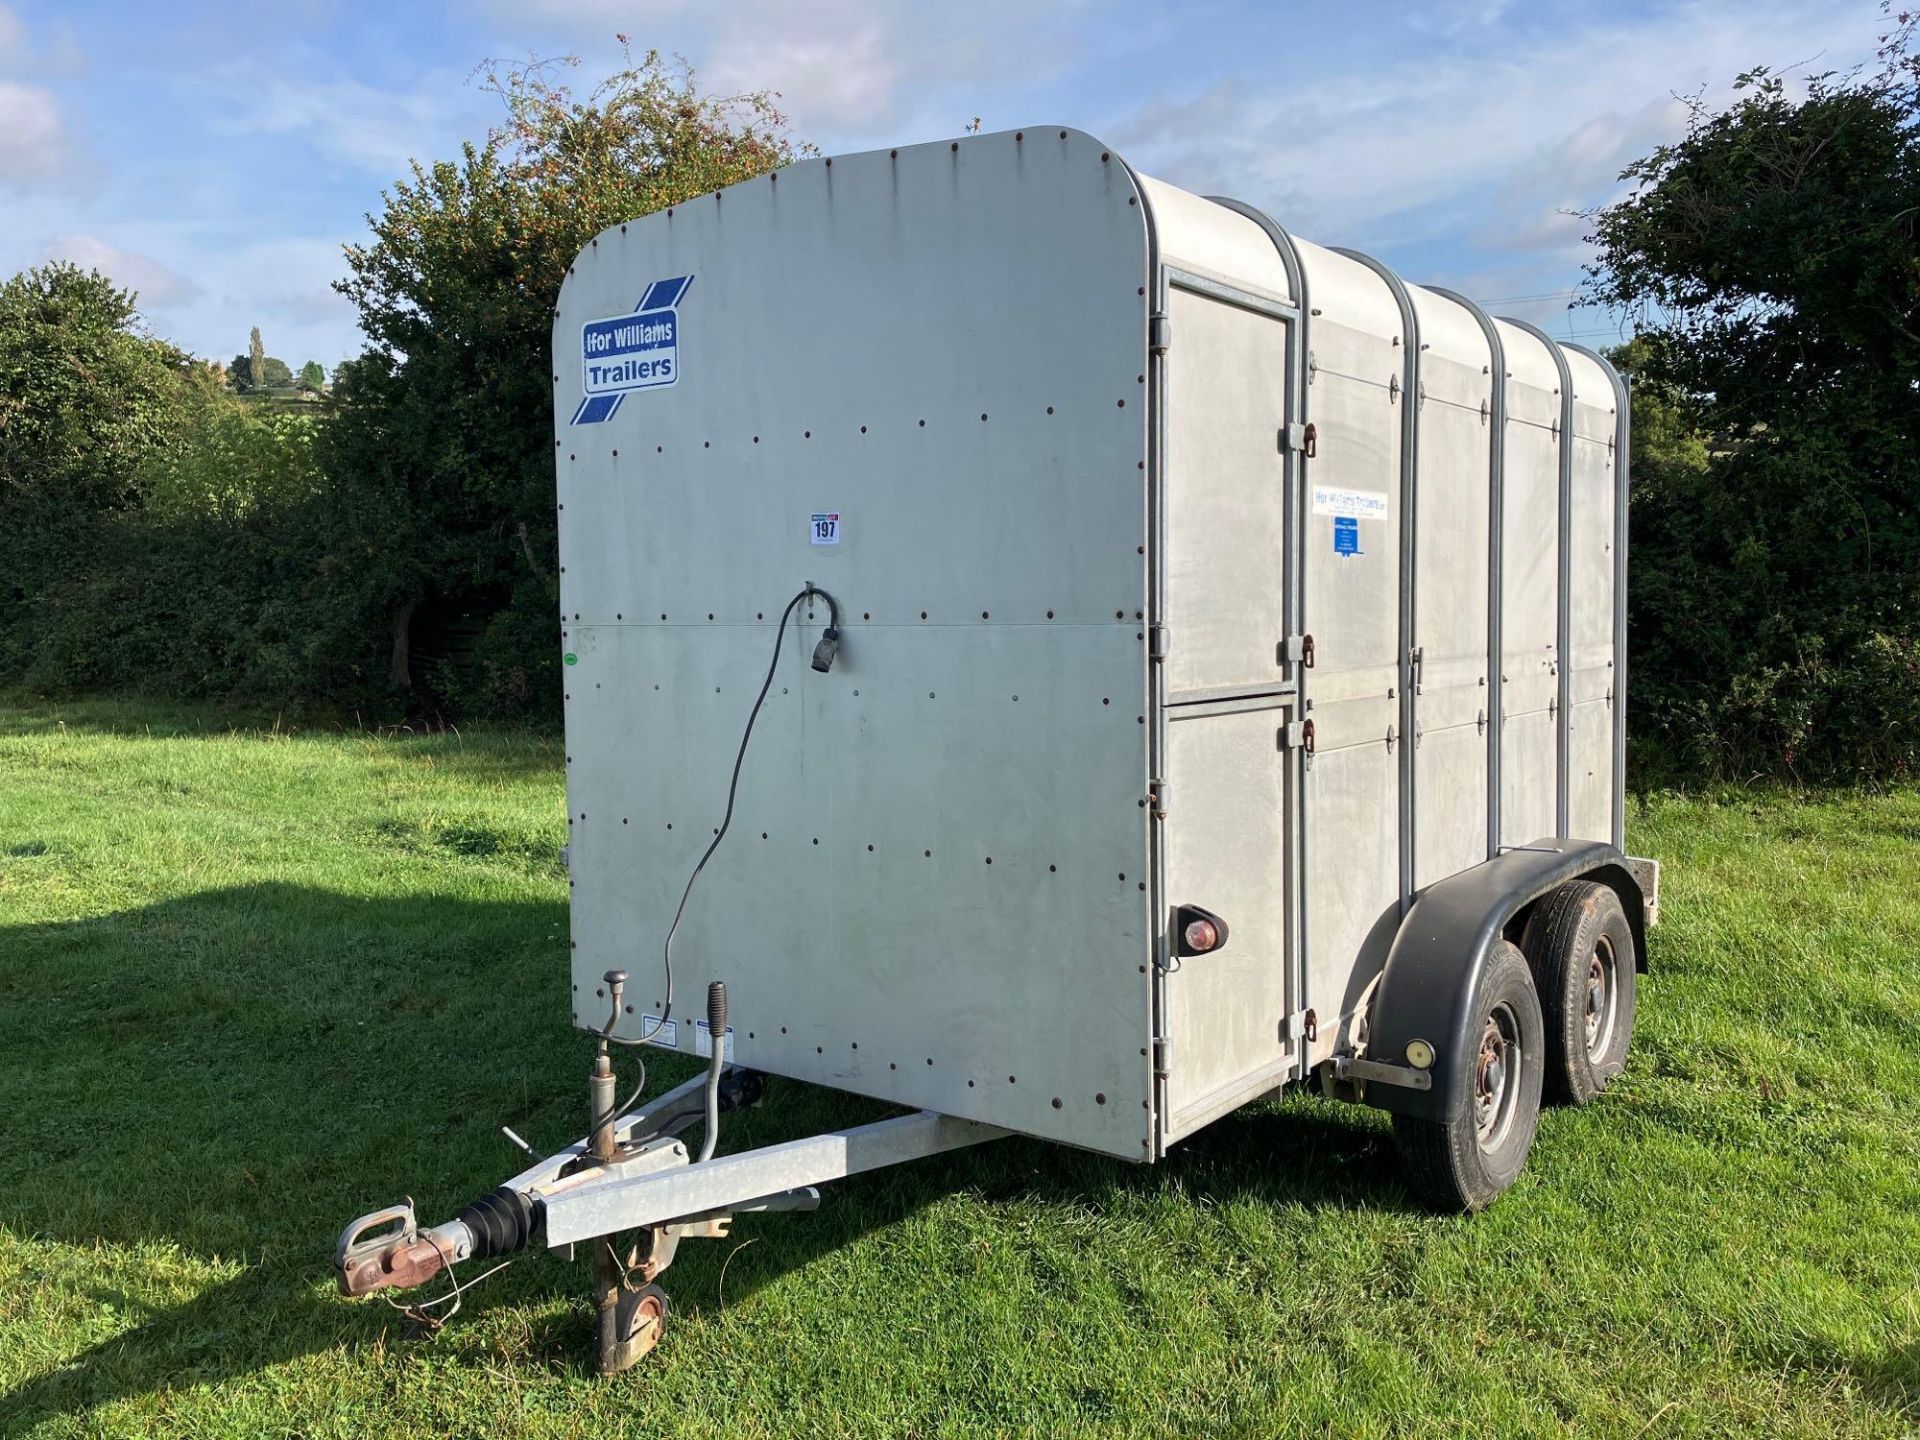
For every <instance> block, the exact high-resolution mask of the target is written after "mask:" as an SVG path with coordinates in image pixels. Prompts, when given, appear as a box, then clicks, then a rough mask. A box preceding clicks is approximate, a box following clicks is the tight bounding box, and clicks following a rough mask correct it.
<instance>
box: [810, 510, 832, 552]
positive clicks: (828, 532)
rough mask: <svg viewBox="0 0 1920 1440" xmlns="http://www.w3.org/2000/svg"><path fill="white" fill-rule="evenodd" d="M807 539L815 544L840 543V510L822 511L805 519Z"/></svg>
mask: <svg viewBox="0 0 1920 1440" xmlns="http://www.w3.org/2000/svg"><path fill="white" fill-rule="evenodd" d="M807 539H808V540H809V541H811V542H812V543H813V544H815V545H838V544H839V543H840V512H839V511H837V510H835V511H823V512H821V513H820V514H818V515H814V516H812V517H811V518H809V519H808V521H807Z"/></svg>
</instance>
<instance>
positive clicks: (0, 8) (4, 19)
mask: <svg viewBox="0 0 1920 1440" xmlns="http://www.w3.org/2000/svg"><path fill="white" fill-rule="evenodd" d="M26 44H27V27H26V26H25V25H23V24H21V23H20V17H19V16H18V15H17V14H15V13H14V10H13V7H12V6H11V5H0V65H11V64H13V63H14V61H16V60H18V59H19V58H20V56H21V55H22V54H23V53H24V52H25V50H26Z"/></svg>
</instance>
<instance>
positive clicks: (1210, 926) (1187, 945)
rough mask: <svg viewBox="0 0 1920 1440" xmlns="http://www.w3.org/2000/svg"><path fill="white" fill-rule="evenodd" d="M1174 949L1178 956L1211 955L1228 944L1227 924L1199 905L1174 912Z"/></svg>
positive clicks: (1184, 907) (1181, 907) (1183, 906)
mask: <svg viewBox="0 0 1920 1440" xmlns="http://www.w3.org/2000/svg"><path fill="white" fill-rule="evenodd" d="M1173 942H1174V943H1173V948H1174V953H1175V954H1177V955H1211V954H1212V953H1213V952H1214V951H1216V950H1218V949H1221V948H1222V947H1223V946H1225V945H1226V943H1227V922H1226V921H1224V920H1222V919H1221V918H1220V917H1219V916H1218V915H1216V914H1214V913H1213V912H1212V911H1211V910H1203V909H1201V908H1200V907H1199V906H1198V905H1182V906H1180V907H1179V908H1177V909H1176V910H1175V911H1174V912H1173Z"/></svg>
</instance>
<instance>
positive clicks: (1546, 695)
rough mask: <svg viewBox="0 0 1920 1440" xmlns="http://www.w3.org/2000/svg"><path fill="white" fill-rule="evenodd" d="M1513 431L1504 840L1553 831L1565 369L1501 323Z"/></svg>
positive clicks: (1504, 618) (1520, 841)
mask: <svg viewBox="0 0 1920 1440" xmlns="http://www.w3.org/2000/svg"><path fill="white" fill-rule="evenodd" d="M1496 324H1497V325H1498V326H1499V330H1500V334H1501V341H1502V345H1503V347H1504V348H1505V351H1506V355H1507V369H1508V381H1507V414H1508V421H1507V430H1506V436H1505V444H1504V453H1505V469H1504V478H1503V484H1502V491H1501V500H1502V506H1501V508H1502V516H1501V537H1502V543H1501V558H1500V581H1501V584H1500V589H1501V632H1500V636H1501V674H1502V685H1501V696H1502V724H1501V732H1500V746H1501V765H1500V791H1501V798H1500V839H1501V843H1502V844H1504V845H1525V844H1527V843H1528V842H1529V841H1532V840H1537V839H1539V838H1541V837H1542V836H1547V835H1552V834H1554V833H1555V827H1556V822H1557V817H1556V814H1555V811H1556V798H1557V786H1558V769H1559V763H1558V744H1557V733H1556V732H1557V719H1558V713H1557V712H1558V707H1559V687H1560V682H1559V662H1560V657H1559V653H1558V642H1559V615H1560V603H1559V569H1560V560H1559V552H1560V541H1559V523H1560V520H1559V516H1560V435H1559V417H1560V396H1559V394H1558V393H1557V392H1558V390H1559V388H1560V386H1559V367H1558V366H1557V365H1555V364H1554V363H1553V360H1552V357H1551V356H1550V355H1549V354H1548V352H1547V349H1546V346H1545V344H1544V343H1543V342H1541V341H1540V340H1539V339H1537V338H1536V337H1535V336H1533V335H1531V334H1529V333H1527V332H1526V331H1524V330H1520V329H1518V328H1516V327H1514V326H1512V325H1508V324H1507V323H1505V322H1504V321H1499V322H1496Z"/></svg>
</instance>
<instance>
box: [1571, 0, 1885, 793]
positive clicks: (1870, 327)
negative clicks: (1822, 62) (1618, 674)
mask: <svg viewBox="0 0 1920 1440" xmlns="http://www.w3.org/2000/svg"><path fill="white" fill-rule="evenodd" d="M1911 35H1912V27H1911V23H1910V22H1908V21H1905V20H1904V17H1902V28H1900V29H1898V30H1896V32H1895V34H1894V35H1893V36H1891V37H1890V38H1889V50H1888V52H1887V54H1886V56H1885V58H1886V60H1887V65H1886V67H1885V69H1884V71H1883V72H1882V73H1881V74H1879V75H1876V76H1873V77H1870V78H1862V77H1860V76H1858V75H1848V76H1838V77H1836V76H1832V75H1822V76H1813V77H1809V78H1808V79H1807V81H1806V82H1805V89H1804V93H1801V94H1799V95H1796V94H1794V93H1792V92H1790V91H1789V90H1788V88H1787V86H1785V85H1784V84H1783V83H1782V82H1781V81H1780V79H1779V78H1778V77H1776V76H1773V75H1771V74H1769V73H1768V72H1766V71H1764V70H1757V71H1754V72H1751V73H1750V74H1748V75H1745V76H1743V77H1741V79H1740V81H1739V89H1738V93H1737V98H1736V99H1735V101H1734V102H1733V104H1731V105H1730V106H1729V107H1728V108H1726V109H1725V110H1723V111H1714V110H1711V109H1710V108H1709V107H1707V106H1706V105H1704V104H1702V103H1700V102H1698V101H1696V102H1695V103H1694V104H1693V105H1692V107H1691V115H1690V117H1689V123H1688V126H1687V132H1686V134H1685V135H1684V137H1683V138H1681V139H1680V140H1678V141H1676V142H1674V143H1673V144H1671V145H1665V146H1662V147H1660V148H1659V149H1657V150H1655V151H1654V152H1653V153H1652V154H1650V155H1649V156H1647V157H1646V158H1645V159H1643V160H1641V161H1639V162H1638V163H1637V164H1635V165H1633V166H1631V167H1629V169H1628V170H1627V171H1626V172H1625V175H1624V177H1623V178H1625V179H1628V180H1630V181H1632V182H1634V187H1635V188H1634V190H1633V192H1632V193H1631V194H1629V195H1628V196H1627V197H1626V198H1625V199H1623V200H1621V201H1619V202H1618V203H1617V204H1614V205H1612V206H1609V207H1607V208H1605V209H1603V210H1600V211H1598V212H1595V213H1594V214H1593V215H1592V216H1591V217H1590V218H1591V219H1592V221H1593V225H1594V237H1593V238H1594V240H1595V242H1596V244H1597V245H1598V247H1599V255H1598V259H1597V261H1596V263H1595V264H1594V266H1593V268H1592V272H1591V275H1590V278H1589V283H1588V295H1589V298H1590V299H1592V300H1597V301H1599V302H1602V303H1605V304H1609V305H1611V306H1614V307H1616V308H1618V309H1620V310H1623V311H1626V312H1628V313H1629V314H1631V315H1633V316H1634V317H1635V318H1636V319H1637V320H1638V322H1639V327H1640V329H1641V333H1642V336H1643V337H1644V338H1643V340H1642V341H1641V342H1640V343H1639V344H1638V345H1637V346H1636V347H1635V349H1634V350H1633V352H1632V353H1631V354H1630V355H1629V356H1628V357H1627V364H1628V366H1629V368H1631V369H1632V370H1633V371H1634V372H1635V376H1636V379H1637V380H1638V381H1639V389H1640V392H1641V394H1642V395H1643V396H1647V397H1649V398H1650V399H1657V403H1658V406H1659V407H1662V408H1663V409H1664V411H1665V412H1666V413H1667V418H1668V419H1670V420H1671V421H1672V424H1673V426H1674V427H1676V428H1677V429H1678V430H1680V431H1691V432H1694V434H1695V435H1696V436H1697V437H1698V448H1697V449H1696V450H1691V451H1688V452H1687V453H1688V459H1687V460H1686V463H1684V464H1679V465H1675V464H1671V463H1664V464H1663V463H1656V464H1655V465H1653V466H1652V467H1651V468H1643V469H1642V470H1641V472H1640V473H1639V474H1637V475H1636V477H1635V479H1636V494H1635V499H1634V509H1633V545H1634V574H1635V586H1634V590H1633V595H1632V599H1631V602H1630V603H1631V607H1632V609H1631V621H1632V635H1631V649H1632V652H1633V655H1634V668H1633V672H1632V673H1633V682H1632V683H1633V701H1634V704H1635V706H1636V708H1637V709H1638V711H1639V712H1640V714H1641V715H1642V716H1643V717H1644V718H1645V719H1646V720H1647V721H1649V722H1650V723H1651V727H1652V736H1653V738H1655V739H1656V740H1657V742H1658V745H1659V747H1660V748H1661V749H1662V750H1663V751H1664V752H1665V754H1666V757H1667V758H1668V759H1669V760H1670V761H1674V762H1678V763H1680V764H1682V765H1684V766H1686V767H1688V768H1693V769H1699V768H1703V767H1704V768H1710V769H1714V770H1719V771H1723V772H1732V771H1745V770H1748V769H1766V770H1775V769H1778V770H1784V771H1786V772H1789V773H1794V774H1800V775H1803V776H1840V775H1857V774H1875V773H1880V774H1884V773H1886V772H1887V771H1888V770H1889V769H1899V768H1902V767H1911V766H1913V765H1915V764H1916V763H1920V698H1916V697H1920V505H1916V500H1920V238H1917V236H1916V230H1917V228H1920V104H1917V103H1916V94H1917V92H1920V71H1916V70H1915V68H1914V65H1913V57H1912V55H1911V53H1910V51H1909V49H1908V42H1909V41H1910V39H1911ZM1647 411H1648V407H1647V405H1645V404H1643V403H1636V406H1635V421H1636V424H1639V425H1647V424H1648V423H1649V421H1648V419H1647ZM1640 454H1641V447H1640V446H1639V445H1636V458H1638V457H1639V456H1640ZM1669 458H1670V457H1669Z"/></svg>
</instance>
